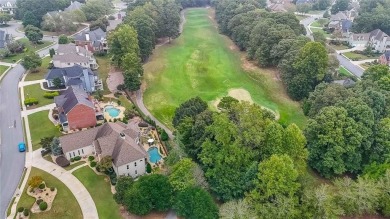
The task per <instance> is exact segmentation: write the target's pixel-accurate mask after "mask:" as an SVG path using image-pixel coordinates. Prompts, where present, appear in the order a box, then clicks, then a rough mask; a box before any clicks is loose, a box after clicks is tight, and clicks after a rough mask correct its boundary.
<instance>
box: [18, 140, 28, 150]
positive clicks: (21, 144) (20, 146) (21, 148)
mask: <svg viewBox="0 0 390 219" xmlns="http://www.w3.org/2000/svg"><path fill="white" fill-rule="evenodd" d="M18 148H19V152H25V151H26V144H25V143H24V142H20V143H19V144H18Z"/></svg>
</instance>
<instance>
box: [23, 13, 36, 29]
mask: <svg viewBox="0 0 390 219" xmlns="http://www.w3.org/2000/svg"><path fill="white" fill-rule="evenodd" d="M22 21H23V23H22V24H23V26H25V27H26V26H28V25H32V26H36V27H38V26H39V20H38V18H37V17H36V16H35V15H34V14H33V13H32V12H31V11H27V12H26V13H25V14H24V16H23V19H22Z"/></svg>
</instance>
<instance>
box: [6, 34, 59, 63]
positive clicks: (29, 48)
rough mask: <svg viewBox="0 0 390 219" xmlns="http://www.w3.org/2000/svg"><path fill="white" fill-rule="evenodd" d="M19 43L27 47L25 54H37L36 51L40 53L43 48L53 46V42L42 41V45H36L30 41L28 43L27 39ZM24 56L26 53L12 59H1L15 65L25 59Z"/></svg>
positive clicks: (20, 40)
mask: <svg viewBox="0 0 390 219" xmlns="http://www.w3.org/2000/svg"><path fill="white" fill-rule="evenodd" d="M18 41H19V42H22V43H23V44H24V45H25V52H27V51H33V52H35V51H38V50H40V49H42V48H45V47H47V46H49V45H51V44H53V42H51V41H42V43H41V44H37V45H34V44H32V43H31V42H30V41H28V39H27V38H22V39H19V40H18ZM23 56H24V52H22V53H18V54H16V55H14V56H11V57H7V58H4V59H1V61H3V62H10V63H14V62H16V61H18V60H19V59H21V58H23Z"/></svg>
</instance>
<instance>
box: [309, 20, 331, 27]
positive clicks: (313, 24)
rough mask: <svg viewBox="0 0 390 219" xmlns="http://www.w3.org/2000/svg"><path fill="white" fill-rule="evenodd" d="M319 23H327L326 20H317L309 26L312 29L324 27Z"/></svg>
mask: <svg viewBox="0 0 390 219" xmlns="http://www.w3.org/2000/svg"><path fill="white" fill-rule="evenodd" d="M321 22H322V23H323V24H325V23H327V22H328V19H318V20H316V21H314V22H313V23H311V24H310V26H312V27H324V25H323V24H321Z"/></svg>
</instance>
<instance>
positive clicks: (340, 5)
mask: <svg viewBox="0 0 390 219" xmlns="http://www.w3.org/2000/svg"><path fill="white" fill-rule="evenodd" d="M348 5H349V0H336V2H335V3H334V4H333V5H332V8H331V9H330V12H331V13H332V14H337V12H339V11H345V10H347V9H348Z"/></svg>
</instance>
